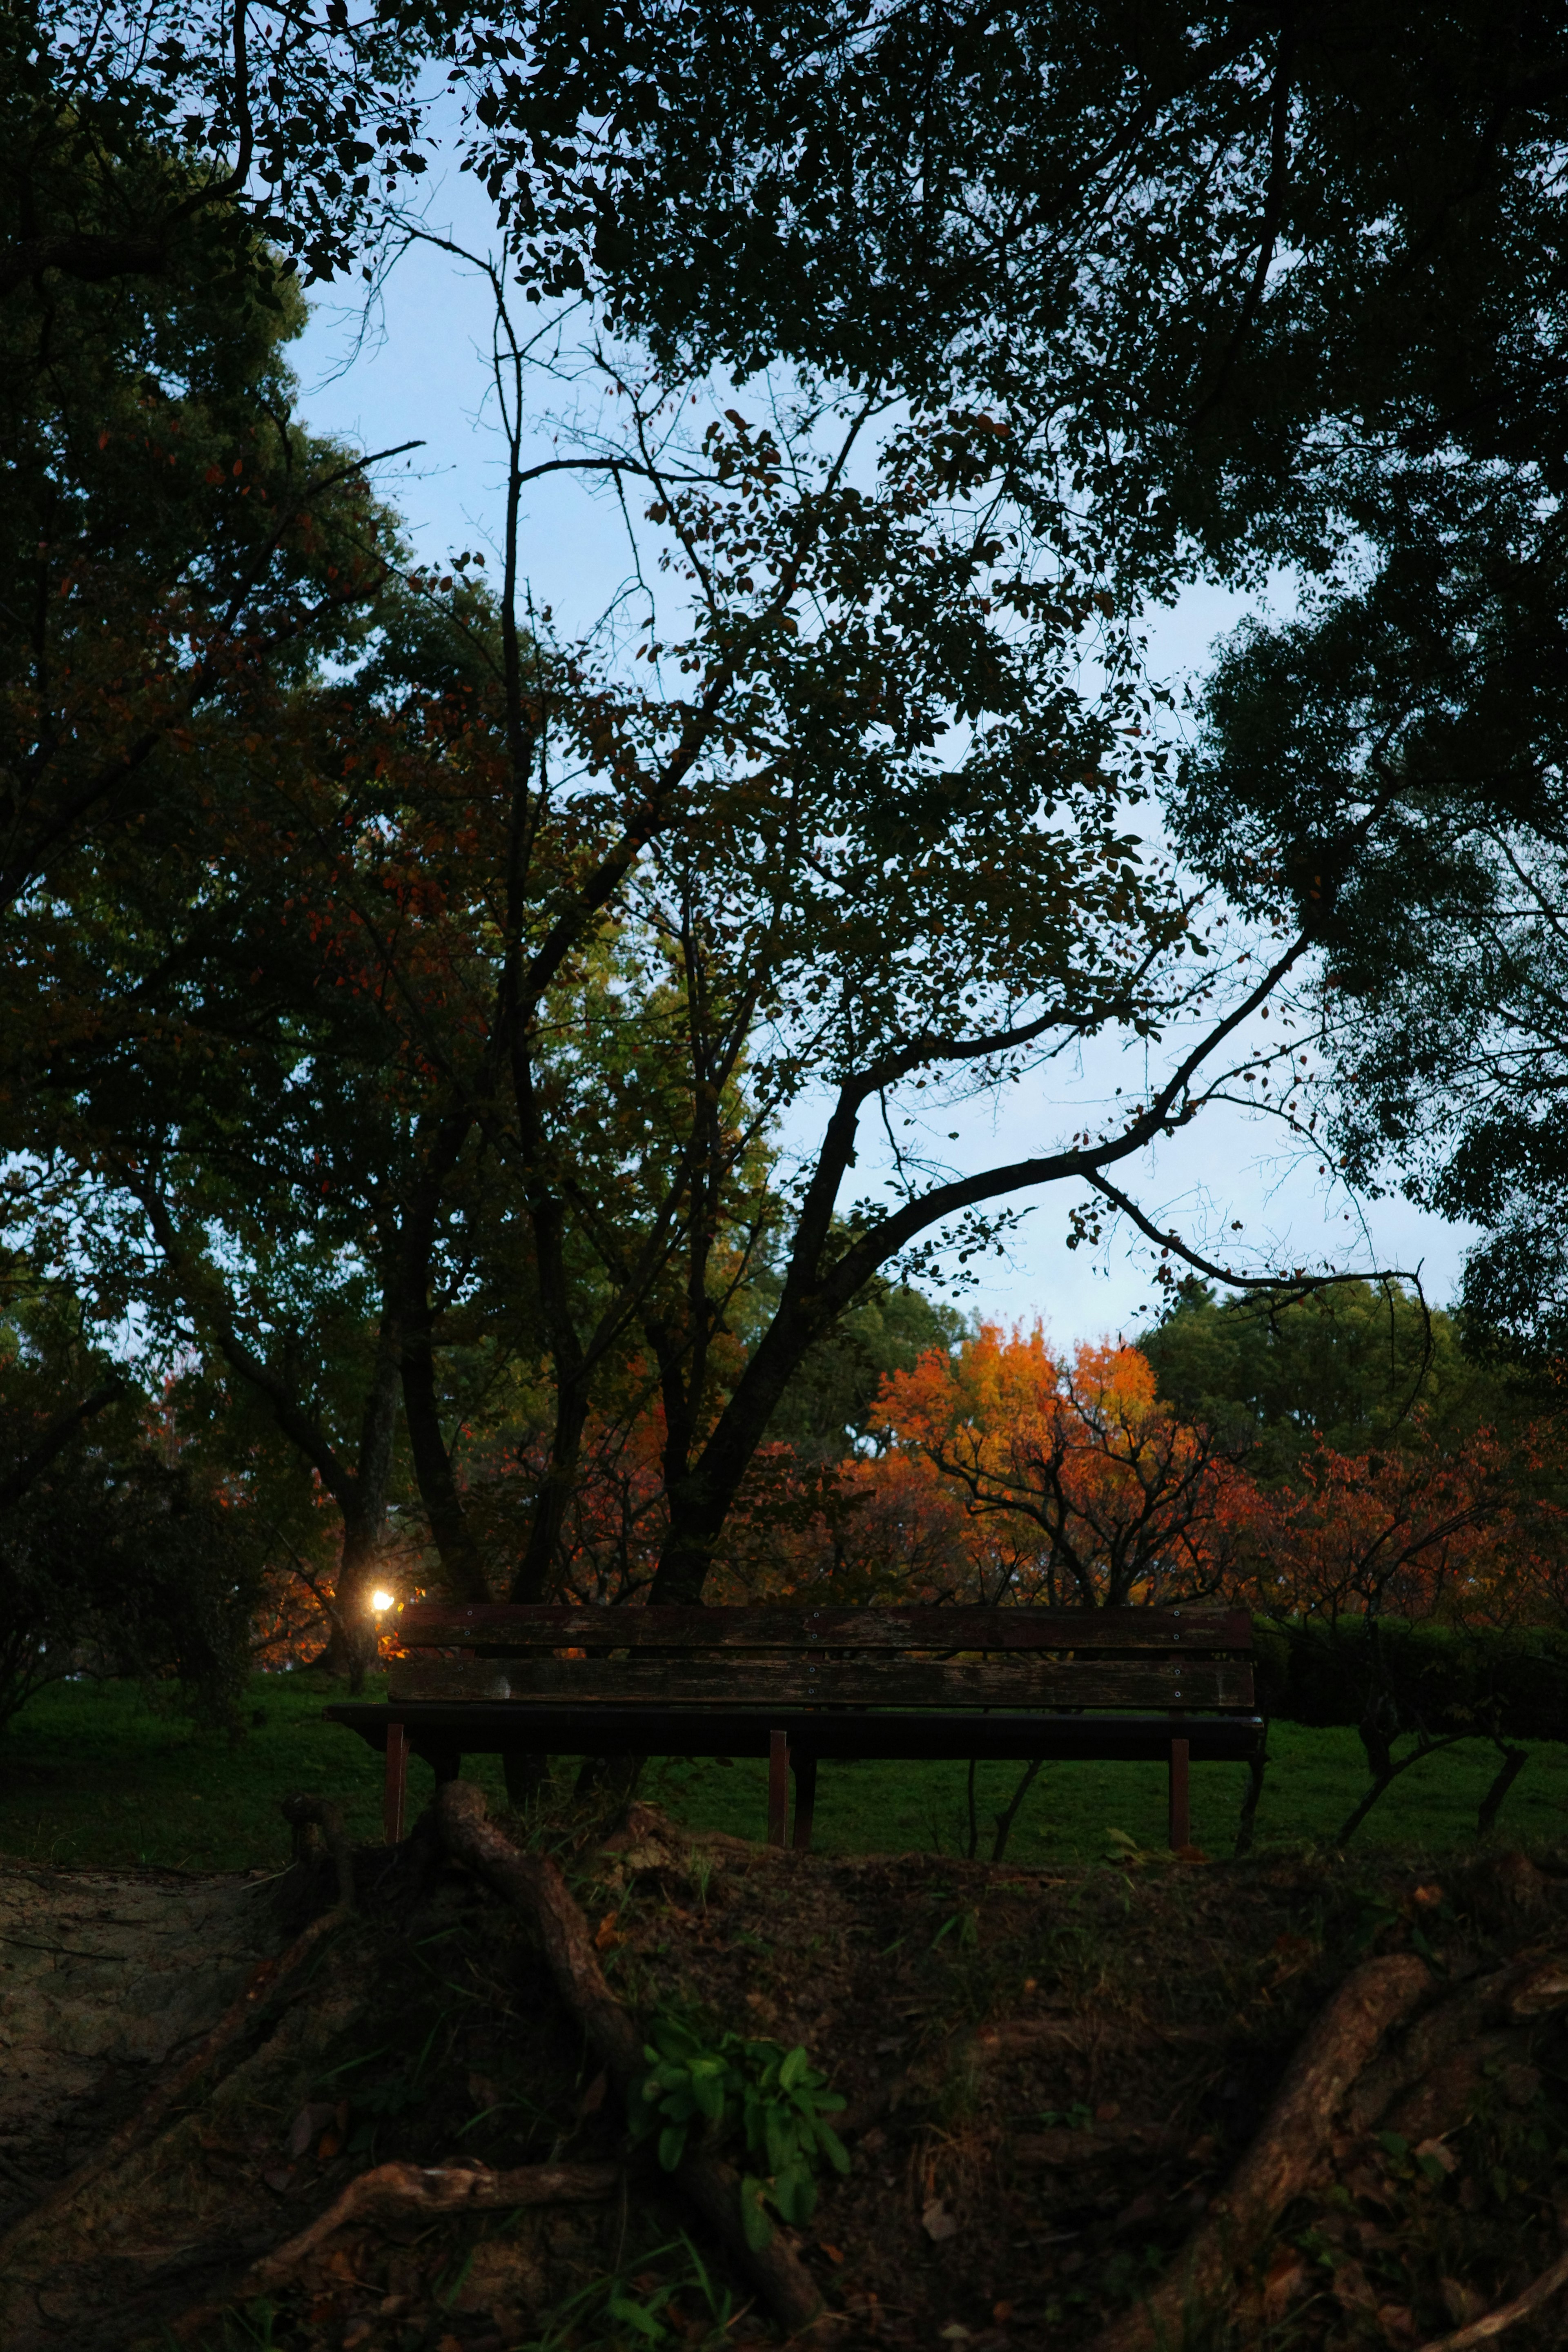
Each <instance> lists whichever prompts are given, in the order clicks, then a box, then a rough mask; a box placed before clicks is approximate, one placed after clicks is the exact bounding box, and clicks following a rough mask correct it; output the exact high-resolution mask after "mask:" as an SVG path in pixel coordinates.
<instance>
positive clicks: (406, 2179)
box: [243, 2164, 620, 2294]
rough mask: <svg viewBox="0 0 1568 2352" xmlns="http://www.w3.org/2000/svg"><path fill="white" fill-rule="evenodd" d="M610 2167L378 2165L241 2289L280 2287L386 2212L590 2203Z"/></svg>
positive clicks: (612, 2171) (610, 2181)
mask: <svg viewBox="0 0 1568 2352" xmlns="http://www.w3.org/2000/svg"><path fill="white" fill-rule="evenodd" d="M619 2179H620V2170H619V2168H618V2166H616V2165H614V2164H525V2165H521V2166H517V2167H514V2168H512V2169H511V2170H510V2171H508V2172H489V2171H485V2170H483V2169H474V2170H469V2169H468V2168H466V2167H462V2166H458V2165H435V2166H426V2165H418V2164H378V2165H376V2166H375V2167H374V2169H373V2170H372V2171H369V2172H362V2173H361V2174H360V2176H359V2178H358V2179H356V2180H351V2181H350V2182H349V2185H348V2187H347V2188H346V2189H344V2190H343V2192H342V2195H341V2196H340V2197H338V2198H337V2199H336V2200H334V2201H333V2203H331V2205H329V2206H328V2208H327V2210H326V2211H325V2212H324V2213H322V2214H321V2215H319V2216H318V2218H317V2219H316V2220H315V2221H312V2222H311V2223H310V2228H309V2229H307V2230H301V2231H300V2234H299V2236H298V2237H297V2238H290V2239H289V2240H288V2242H286V2243H285V2244H284V2245H281V2246H278V2247H276V2248H275V2249H274V2250H273V2252H271V2253H269V2254H266V2255H264V2256H263V2257H262V2259H261V2261H260V2262H258V2263H253V2265H252V2266H251V2269H250V2272H249V2273H248V2275H247V2280H246V2284H245V2289H244V2290H243V2291H244V2292H246V2293H250V2294H259V2293H262V2292H264V2291H265V2290H266V2289H268V2288H269V2287H275V2286H281V2285H282V2284H283V2283H284V2281H285V2280H286V2279H288V2278H289V2277H291V2276H292V2274H293V2273H294V2272H295V2271H297V2270H298V2269H299V2268H300V2263H304V2262H307V2261H308V2260H309V2259H310V2256H311V2255H312V2254H313V2253H314V2252H316V2250H317V2248H318V2247H319V2246H322V2245H324V2244H325V2243H326V2242H327V2240H328V2239H329V2238H331V2237H332V2236H334V2235H335V2234H336V2232H337V2231H339V2230H344V2229H347V2228H348V2227H349V2225H350V2223H351V2222H354V2221H370V2220H374V2219H376V2218H377V2217H379V2216H380V2215H383V2214H386V2213H393V2212H397V2213H409V2212H413V2213H427V2214H431V2215H435V2214H441V2213H479V2212H487V2213H488V2212H494V2211H495V2210H497V2209H498V2208H499V2209H500V2210H510V2208H511V2207H513V2206H516V2205H588V2204H594V2203H596V2202H597V2200H599V2199H600V2198H603V2197H610V2196H613V2195H614V2194H615V2190H616V2183H617V2182H618V2180H619Z"/></svg>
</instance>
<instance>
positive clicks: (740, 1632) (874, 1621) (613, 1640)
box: [395, 1601, 1252, 1655]
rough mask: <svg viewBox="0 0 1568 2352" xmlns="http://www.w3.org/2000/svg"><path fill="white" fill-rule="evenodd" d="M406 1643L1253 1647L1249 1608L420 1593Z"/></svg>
mask: <svg viewBox="0 0 1568 2352" xmlns="http://www.w3.org/2000/svg"><path fill="white" fill-rule="evenodd" d="M395 1634H396V1638H397V1639H398V1640H399V1641H400V1642H401V1643H403V1644H404V1646H405V1648H410V1649H415V1648H420V1647H425V1648H442V1647H447V1648H459V1647H460V1648H479V1649H483V1650H486V1651H487V1652H489V1651H493V1652H496V1653H506V1652H509V1651H514V1650H515V1651H520V1652H521V1651H529V1650H561V1649H567V1648H579V1647H580V1648H593V1647H605V1646H613V1647H614V1648H616V1649H617V1650H624V1649H684V1648H692V1649H698V1650H759V1651H767V1650H785V1651H789V1652H792V1653H794V1654H797V1655H798V1654H799V1653H800V1652H801V1651H802V1650H811V1649H815V1648H816V1647H818V1646H820V1647H822V1648H824V1649H837V1650H866V1651H871V1652H875V1651H878V1650H884V1651H889V1650H890V1651H898V1650H937V1649H942V1650H995V1651H1007V1652H1013V1651H1018V1650H1025V1651H1027V1650H1065V1649H1070V1650H1076V1651H1085V1650H1104V1651H1127V1652H1131V1653H1132V1654H1135V1655H1137V1654H1149V1653H1151V1652H1153V1653H1158V1652H1162V1651H1171V1652H1173V1653H1175V1654H1178V1655H1181V1654H1187V1653H1191V1652H1194V1651H1204V1650H1222V1651H1226V1650H1228V1651H1237V1652H1240V1653H1242V1654H1247V1653H1248V1652H1250V1650H1251V1648H1252V1626H1251V1622H1250V1620H1249V1619H1248V1617H1247V1612H1246V1611H1245V1610H1241V1609H1208V1610H1201V1609H1194V1610H1191V1611H1187V1610H1180V1611H1178V1610H1167V1609H1075V1610H1072V1611H1070V1612H1064V1611H1061V1610H1050V1609H1033V1608H1018V1609H942V1608H931V1609H558V1608H545V1607H541V1608H527V1607H521V1606H517V1605H515V1604H509V1603H507V1602H505V1601H476V1602H470V1603H467V1604H462V1603H454V1602H448V1601H416V1602H414V1603H412V1604H411V1605H410V1606H409V1607H407V1608H405V1609H404V1610H402V1611H401V1612H399V1615H398V1618H397V1621H396V1627H395Z"/></svg>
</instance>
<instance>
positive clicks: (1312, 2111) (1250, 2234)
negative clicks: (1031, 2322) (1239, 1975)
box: [1093, 1952, 1432, 2352]
mask: <svg viewBox="0 0 1568 2352" xmlns="http://www.w3.org/2000/svg"><path fill="white" fill-rule="evenodd" d="M1431 1981H1432V1979H1431V1976H1430V1974H1429V1972H1428V1970H1427V1969H1426V1964H1425V1962H1424V1961H1422V1960H1419V1959H1417V1958H1416V1957H1415V1954H1414V1953H1413V1952H1398V1953H1394V1955H1392V1956H1391V1957H1390V1958H1385V1959H1378V1960H1366V1961H1363V1964H1362V1966H1361V1967H1360V1968H1358V1969H1353V1970H1352V1973H1351V1974H1350V1975H1349V1976H1348V1977H1347V1978H1346V1979H1345V1980H1344V1982H1343V1984H1342V1985H1341V1987H1340V1989H1339V1990H1338V1992H1336V1993H1335V1995H1334V1997H1333V1999H1332V2000H1331V2001H1330V2002H1329V2003H1328V2005H1327V2007H1326V2008H1325V2009H1323V2010H1322V2011H1320V2013H1319V2015H1318V2017H1317V2019H1316V2020H1315V2021H1314V2022H1313V2024H1312V2025H1311V2026H1310V2028H1309V2030H1308V2032H1307V2034H1306V2036H1305V2038H1304V2040H1303V2041H1302V2042H1301V2045H1300V2048H1299V2049H1298V2051H1297V2052H1296V2054H1295V2056H1294V2058H1293V2059H1292V2060H1291V2062H1290V2064H1289V2067H1288V2068H1287V2069H1286V2073H1285V2079H1284V2081H1283V2082H1282V2083H1281V2084H1280V2085H1279V2091H1278V2092H1277V2094H1276V2095H1275V2098H1274V2103H1273V2105H1272V2106H1271V2107H1270V2108H1269V2110H1268V2115H1267V2116H1265V2117H1264V2120H1263V2125H1262V2127H1261V2129H1260V2130H1259V2131H1258V2136H1257V2137H1256V2138H1255V2139H1254V2140H1253V2142H1252V2144H1251V2146H1250V2147H1248V2148H1247V2151H1246V2153H1245V2154H1244V2155H1243V2157H1242V2158H1241V2160H1240V2162H1239V2163H1238V2164H1237V2168H1236V2170H1235V2171H1234V2172H1233V2173H1232V2175H1231V2177H1230V2179H1229V2181H1228V2182H1227V2183H1226V2188H1225V2189H1224V2190H1223V2191H1222V2192H1221V2194H1220V2195H1219V2196H1218V2197H1217V2198H1216V2199H1215V2201H1214V2203H1213V2205H1212V2206H1211V2207H1210V2209H1209V2211H1208V2215H1207V2217H1206V2218H1205V2221H1204V2222H1203V2224H1202V2226H1201V2227H1200V2228H1199V2229H1198V2230H1197V2231H1196V2232H1195V2234H1194V2237H1193V2238H1192V2239H1191V2240H1190V2242H1188V2245H1187V2247H1186V2249H1185V2251H1184V2252H1183V2253H1181V2254H1180V2255H1178V2256H1177V2258H1176V2260H1175V2261H1174V2262H1173V2263H1172V2265H1171V2267H1170V2270H1169V2272H1168V2273H1167V2274H1166V2276H1165V2278H1164V2279H1163V2281H1162V2283H1161V2284H1160V2285H1159V2286H1158V2287H1156V2288H1155V2290H1154V2292H1153V2294H1152V2295H1151V2296H1150V2297H1149V2298H1148V2300H1147V2301H1146V2302H1144V2303H1142V2304H1141V2305H1139V2306H1138V2308H1137V2309H1136V2310H1134V2311H1131V2312H1129V2313H1127V2314H1126V2315H1124V2316H1123V2317H1121V2318H1120V2319H1117V2320H1113V2321H1112V2323H1111V2325H1110V2326H1109V2327H1108V2328H1106V2329H1104V2330H1103V2331H1102V2332H1101V2334H1100V2336H1097V2337H1096V2339H1095V2343H1094V2347H1093V2352H1161V2347H1163V2346H1167V2345H1170V2344H1175V2343H1180V2342H1181V2341H1182V2340H1183V2338H1182V2331H1183V2326H1184V2320H1185V2318H1186V2315H1187V2314H1188V2313H1189V2312H1190V2311H1193V2310H1194V2309H1201V2308H1202V2307H1203V2306H1204V2305H1207V2304H1212V2303H1217V2302H1219V2301H1221V2300H1223V2298H1224V2296H1225V2294H1226V2288H1227V2287H1228V2284H1229V2282H1230V2278H1231V2275H1232V2273H1233V2272H1234V2270H1235V2269H1236V2267H1237V2264H1238V2263H1242V2262H1245V2261H1246V2260H1247V2257H1248V2255H1249V2254H1250V2253H1251V2252H1253V2250H1254V2249H1255V2248H1256V2247H1257V2246H1258V2245H1259V2244H1260V2243H1261V2242H1262V2241H1263V2240H1264V2239H1265V2238H1266V2237H1267V2235H1268V2231H1269V2229H1270V2228H1271V2227H1272V2225H1273V2223H1274V2221H1275V2220H1276V2218H1277V2217H1278V2215H1279V2213H1281V2212H1282V2211H1283V2210H1284V2209H1285V2207H1286V2206H1287V2205H1289V2202H1290V2200H1291V2199H1292V2198H1294V2197H1296V2196H1299V2195H1300V2192H1301V2190H1302V2189H1304V2188H1305V2187H1306V2186H1307V2184H1308V2182H1309V2181H1310V2179H1311V2176H1312V2174H1313V2173H1314V2171H1315V2170H1316V2168H1317V2167H1318V2165H1319V2163H1320V2162H1321V2158H1322V2156H1323V2154H1324V2151H1325V2148H1326V2147H1327V2143H1328V2137H1329V2133H1330V2129H1331V2125H1332V2122H1333V2118H1334V2116H1335V2114H1336V2112H1337V2111H1338V2109H1339V2107H1340V2106H1341V2105H1342V2102H1343V2100H1344V2098H1345V2095H1346V2094H1347V2093H1348V2091H1349V2090H1350V2087H1351V2085H1352V2083H1353V2082H1354V2081H1355V2079H1356V2076H1357V2075H1358V2074H1360V2073H1361V2070H1362V2068H1363V2066H1364V2065H1365V2064H1366V2063H1367V2062H1368V2060H1369V2059H1370V2058H1371V2057H1372V2055H1373V2052H1374V2051H1375V2050H1376V2048H1377V2046H1378V2043H1379V2042H1381V2041H1382V2039H1383V2036H1384V2034H1385V2033H1386V2032H1388V2030H1389V2028H1390V2027H1391V2026H1394V2025H1397V2024H1398V2023H1399V2022H1400V2021H1401V2020H1402V2019H1403V2018H1405V2017H1407V2016H1408V2015H1409V2014H1410V2011H1412V2010H1413V2009H1414V2008H1415V2004H1416V2002H1417V2001H1418V2000H1420V1999H1421V1996H1422V1994H1423V1993H1424V1992H1425V1991H1426V1990H1427V1988H1428V1987H1429V1985H1430V1984H1431Z"/></svg>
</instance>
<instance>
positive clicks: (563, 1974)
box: [436, 1780, 822, 2330]
mask: <svg viewBox="0 0 1568 2352" xmlns="http://www.w3.org/2000/svg"><path fill="white" fill-rule="evenodd" d="M485 1813H486V1805H485V1798H484V1793H483V1791H482V1790H479V1789H476V1788H475V1787H474V1786H473V1784H472V1782H471V1781H468V1780H448V1781H447V1783H446V1784H445V1786H444V1787H443V1788H441V1789H440V1790H438V1791H437V1799H436V1815H437V1822H438V1824H439V1827H440V1832H441V1836H442V1839H443V1841H444V1843H445V1844H446V1846H447V1852H448V1853H451V1854H452V1855H453V1856H454V1857H455V1858H456V1859H457V1860H458V1861H459V1862H462V1863H465V1864H467V1865H468V1868H469V1869H470V1870H474V1871H477V1872H478V1873H479V1874H480V1875H481V1876H483V1877H485V1878H487V1879H488V1880H489V1884H490V1885H492V1886H493V1887H494V1888H495V1889H496V1892H497V1893H498V1894H499V1895H502V1896H504V1898H505V1899H506V1901H507V1902H508V1903H510V1904H511V1905H512V1906H513V1907H514V1909H516V1910H518V1911H520V1912H521V1913H522V1915H523V1916H524V1917H526V1918H527V1919H528V1920H530V1921H531V1924H532V1926H533V1927H534V1929H535V1931H536V1933H537V1934H538V1936H539V1938H540V1941H541V1943H542V1946H543V1948H544V1957H545V1959H546V1961H547V1962H548V1964H549V1968H550V1971H551V1974H552V1977H553V1978H554V1979H555V1984H556V1989H557V1990H558V1991H559V1993H560V1995H561V1998H562V2000H563V2001H564V2002H565V2004H566V2006H567V2008H568V2009H569V2010H570V2011H572V2014H573V2015H574V2017H575V2018H576V2019H577V2021H578V2022H579V2023H580V2024H581V2026H582V2028H583V2031H584V2034H585V2036H586V2037H587V2040H588V2042H589V2043H590V2044H591V2046H592V2048H593V2050H594V2052H595V2055H596V2056H597V2057H598V2059H599V2060H600V2063H602V2064H603V2065H604V2066H605V2069H606V2071H607V2072H608V2074H609V2075H610V2078H611V2080H612V2082H613V2083H614V2084H615V2085H616V2090H617V2092H618V2093H619V2095H620V2096H621V2098H622V2101H623V2103H624V2101H625V2099H626V2095H627V2092H628V2090H629V2088H630V2085H631V2082H632V2079H633V2077H634V2076H635V2075H636V2074H638V2073H639V2072H640V2071H641V2068H642V2063H643V2038H642V2034H641V2032H640V2031H639V2030H638V2027H637V2021H636V2019H635V2018H634V2017H633V2016H632V2015H631V2013H630V2012H629V2011H627V2010H625V2009H623V2008H622V2006H621V2004H620V2002H619V2001H618V2000H616V1997H615V1995H614V1994H613V1993H612V1992H611V1990H610V1988H609V1986H608V1985H607V1984H606V1983H605V1972H604V1970H603V1969H602V1968H601V1967H600V1965H599V1958H598V1954H597V1953H596V1952H595V1948H594V1940H593V1937H592V1934H591V1932H590V1930H589V1927H588V1922H587V1921H586V1919H585V1918H584V1916H583V1914H582V1912H581V1910H580V1909H579V1908H578V1906H577V1905H576V1903H575V1902H574V1900H573V1897H572V1895H571V1893H570V1891H569V1889H568V1887H567V1885H566V1882H565V1880H564V1879H563V1876H562V1874H561V1872H560V1870H559V1869H558V1868H557V1866H556V1864H554V1862H552V1860H551V1859H550V1857H549V1856H548V1855H545V1854H531V1853H522V1852H521V1851H520V1850H519V1848H518V1847H516V1846H514V1845H513V1844H512V1843H510V1840H509V1839H508V1838H505V1837H503V1836H502V1835H501V1833H500V1831H499V1830H498V1829H496V1828H495V1826H494V1825H493V1823H491V1822H489V1821H487V1820H486V1818H485ZM671 2178H672V2179H673V2180H674V2182H675V2183H676V2185H677V2187H678V2188H679V2189H681V2190H682V2192H683V2193H684V2194H685V2195H686V2196H687V2197H688V2198H689V2199H690V2200H691V2202H692V2203H693V2204H694V2205H695V2206H696V2207H697V2209H698V2210H699V2211H700V2213H701V2214H702V2216H703V2219H704V2220H705V2221H707V2222H708V2223H709V2225H710V2228H711V2229H712V2230H713V2231H714V2232H715V2234H716V2235H717V2236H718V2237H719V2238H721V2240H722V2242H723V2243H724V2245H725V2246H726V2248H727V2249H728V2251H729V2252H730V2254H731V2258H732V2260H733V2261H734V2263H736V2265H737V2267H738V2268H739V2269H740V2270H742V2272H743V2273H745V2274H746V2275H747V2276H748V2277H749V2278H750V2279H751V2280H752V2283H753V2284H754V2285H755V2286H756V2288H757V2290H758V2292H759V2294H762V2295H763V2297H764V2298H765V2300H766V2302H767V2304H768V2305H769V2308H770V2309H771V2310H772V2311H773V2315H774V2316H775V2317H776V2318H777V2319H779V2320H780V2321H781V2322H782V2323H783V2324H784V2326H786V2327H788V2328H790V2329H791V2330H795V2329H799V2328H802V2327H805V2326H807V2325H808V2324H809V2323H810V2322H811V2321H812V2320H813V2319H814V2318H815V2317H816V2314H817V2313H818V2312H819V2311H820V2309H821V2307H822V2297H821V2295H820V2294H818V2292H817V2289H816V2284H815V2282H814V2280H813V2279H812V2276H811V2273H810V2272H809V2271H808V2270H807V2269H806V2268H805V2264H804V2263H802V2262H800V2261H799V2259H798V2258H797V2257H796V2255H795V2252H794V2251H793V2250H792V2248H791V2247H789V2246H788V2245H787V2244H786V2243H785V2242H784V2238H783V2237H782V2236H781V2235H780V2234H779V2232H778V2231H776V2230H775V2231H774V2233H773V2237H772V2239H771V2240H770V2241H769V2242H768V2244H767V2245H765V2246H763V2247H761V2248H756V2247H752V2246H750V2245H748V2244H747V2242H746V2238H745V2233H744V2231H743V2229H742V2220H741V2182H740V2177H739V2175H738V2174H737V2173H736V2172H734V2171H733V2170H732V2169H731V2167H730V2166H729V2165H727V2164H724V2163H721V2162H720V2161H719V2159H718V2158H714V2157H710V2156H702V2155H696V2154H694V2155H690V2156H688V2157H687V2158H686V2160H685V2162H684V2163H683V2164H682V2165H681V2166H680V2168H679V2170H678V2171H677V2172H675V2173H674V2174H673V2175H672V2176H671Z"/></svg>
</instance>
